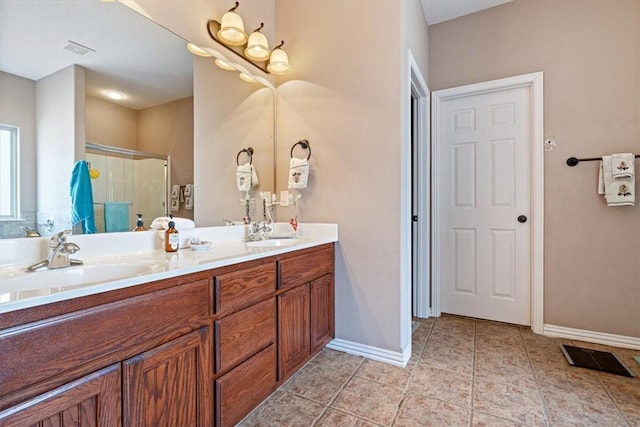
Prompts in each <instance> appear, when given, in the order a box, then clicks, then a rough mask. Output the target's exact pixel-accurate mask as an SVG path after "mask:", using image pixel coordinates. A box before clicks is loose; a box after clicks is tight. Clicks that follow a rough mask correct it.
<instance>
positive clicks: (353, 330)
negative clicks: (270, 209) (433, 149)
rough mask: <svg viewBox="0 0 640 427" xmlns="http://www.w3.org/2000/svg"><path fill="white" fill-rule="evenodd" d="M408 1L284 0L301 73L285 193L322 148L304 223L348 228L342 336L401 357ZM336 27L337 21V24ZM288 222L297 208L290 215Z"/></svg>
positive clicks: (301, 214) (281, 18)
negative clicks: (290, 179) (293, 160)
mask: <svg viewBox="0 0 640 427" xmlns="http://www.w3.org/2000/svg"><path fill="white" fill-rule="evenodd" d="M402 3H403V2H395V1H394V2H378V1H359V2H352V1H328V2H324V1H314V2H305V1H298V0H279V1H278V3H277V8H276V12H277V15H276V21H277V23H278V27H277V30H278V38H280V39H285V40H287V45H286V46H287V52H288V53H289V58H290V60H291V63H292V67H293V71H292V72H291V73H290V74H288V75H286V77H285V78H284V79H283V80H281V81H280V82H279V83H281V84H280V85H279V86H278V91H277V92H278V120H277V137H278V147H277V158H278V164H277V172H278V177H277V187H278V190H286V187H287V172H288V162H289V158H290V156H289V150H290V148H291V146H292V145H293V144H294V143H295V142H296V141H298V140H300V139H302V138H306V139H308V140H309V141H310V143H311V147H312V150H313V155H312V157H311V160H310V162H311V166H310V169H311V176H310V179H309V186H308V188H307V189H305V190H303V191H302V199H301V202H300V208H299V211H298V220H299V221H302V222H335V223H338V224H339V226H340V242H339V244H338V246H337V248H338V249H337V255H336V337H337V338H340V339H343V340H347V341H353V342H356V343H360V344H364V345H369V346H373V347H378V348H383V349H386V350H389V351H394V352H400V351H402V350H403V349H404V348H403V347H404V344H405V343H404V342H403V341H404V340H403V339H402V337H401V327H402V325H401V305H402V295H401V283H400V281H401V277H400V264H401V259H400V258H401V257H400V246H401V238H400V223H401V218H400V200H401V199H400V189H401V177H402V172H401V160H402V158H401V150H400V146H401V138H402V132H401V127H402V123H403V121H402V117H401V105H402V103H403V102H404V100H405V99H406V97H407V96H408V94H406V96H403V95H402V93H401V92H402V88H403V85H402V83H401V79H402V77H403V76H402V72H401V70H402V68H403V67H402V65H401V61H403V60H404V57H405V56H404V54H402V53H401V28H400V25H401V10H402V7H403V6H402ZM328 23H330V25H329V24H328ZM280 212H281V213H280V220H285V221H286V220H287V218H288V217H289V215H291V214H292V211H291V210H288V211H287V210H281V211H280Z"/></svg>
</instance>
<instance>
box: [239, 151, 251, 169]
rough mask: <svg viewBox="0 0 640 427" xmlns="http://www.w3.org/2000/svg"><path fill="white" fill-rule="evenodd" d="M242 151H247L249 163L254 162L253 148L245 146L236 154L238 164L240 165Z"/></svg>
mask: <svg viewBox="0 0 640 427" xmlns="http://www.w3.org/2000/svg"><path fill="white" fill-rule="evenodd" d="M242 153H247V155H248V156H249V164H252V163H253V148H251V147H249V148H243V149H242V150H240V151H238V155H237V156H236V165H238V166H240V154H242Z"/></svg>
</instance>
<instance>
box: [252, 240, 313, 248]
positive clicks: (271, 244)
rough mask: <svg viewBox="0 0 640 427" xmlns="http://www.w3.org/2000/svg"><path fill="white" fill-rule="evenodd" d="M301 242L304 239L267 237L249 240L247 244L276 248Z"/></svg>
mask: <svg viewBox="0 0 640 427" xmlns="http://www.w3.org/2000/svg"><path fill="white" fill-rule="evenodd" d="M300 242H302V239H266V240H256V241H254V242H247V246H253V247H257V248H275V247H286V246H294V245H297V244H299V243H300Z"/></svg>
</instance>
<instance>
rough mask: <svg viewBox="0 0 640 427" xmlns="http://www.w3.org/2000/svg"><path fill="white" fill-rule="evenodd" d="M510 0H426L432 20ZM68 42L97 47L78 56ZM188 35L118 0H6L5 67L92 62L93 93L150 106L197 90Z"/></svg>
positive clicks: (32, 74) (38, 70) (31, 70)
mask: <svg viewBox="0 0 640 427" xmlns="http://www.w3.org/2000/svg"><path fill="white" fill-rule="evenodd" d="M508 1H511V0H421V2H422V6H423V11H424V13H425V16H426V19H427V23H428V24H429V25H433V24H436V23H439V22H443V21H446V20H449V19H453V18H456V17H458V16H462V15H466V14H470V13H474V12H477V11H480V10H483V9H486V8H489V7H493V6H497V5H500V4H503V3H506V2H508ZM68 41H72V42H75V43H78V44H79V45H82V46H86V47H88V48H90V49H92V50H93V52H90V53H88V54H86V55H82V56H80V55H77V54H75V53H73V52H70V51H68V50H65V49H64V45H65V44H67V42H68ZM185 43H186V42H185V41H184V40H182V39H181V38H179V37H178V36H176V35H175V34H173V33H171V32H169V31H167V30H166V29H164V28H162V27H160V26H159V25H157V24H155V23H152V22H150V21H149V20H147V19H146V18H144V17H142V16H141V15H139V14H137V13H135V12H134V11H133V10H131V9H130V8H128V7H125V6H124V5H120V4H118V3H117V2H105V1H100V0H66V1H64V2H59V1H51V0H20V1H7V0H0V70H1V71H6V72H8V73H11V74H15V75H19V76H23V77H26V78H28V79H31V80H39V79H41V78H42V77H45V76H48V75H50V74H52V73H54V72H56V71H58V70H60V69H62V68H65V67H67V66H69V65H71V64H78V65H82V66H84V67H85V68H87V70H88V71H87V93H88V94H90V95H93V96H103V92H104V91H105V90H107V89H115V90H118V91H121V92H123V93H125V94H126V95H127V98H126V99H125V100H123V101H120V102H121V103H122V104H123V105H124V106H127V107H129V108H133V109H142V108H148V107H151V106H154V105H159V104H163V103H166V102H169V101H173V100H176V99H181V98H185V97H187V96H190V95H191V94H192V92H193V82H192V76H193V65H192V58H191V54H190V53H188V51H187V50H186V49H185Z"/></svg>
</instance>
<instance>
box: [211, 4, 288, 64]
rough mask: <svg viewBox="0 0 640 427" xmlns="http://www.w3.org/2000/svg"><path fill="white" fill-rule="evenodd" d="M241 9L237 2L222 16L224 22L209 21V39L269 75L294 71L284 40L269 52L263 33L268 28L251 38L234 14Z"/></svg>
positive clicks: (257, 31) (238, 17)
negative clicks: (283, 47)
mask: <svg viewBox="0 0 640 427" xmlns="http://www.w3.org/2000/svg"><path fill="white" fill-rule="evenodd" d="M238 6H239V2H237V1H236V3H235V6H234V7H232V8H231V9H229V11H228V12H227V13H225V14H224V15H223V16H222V22H221V23H220V22H218V21H216V20H213V19H212V20H210V21H208V22H207V32H208V33H209V36H210V37H211V38H212V39H213V40H215V41H216V42H218V43H220V44H221V45H222V46H224V47H225V48H227V49H228V50H230V51H231V52H233V53H234V54H236V55H238V56H239V57H241V58H242V59H244V60H246V61H247V62H249V63H250V64H252V65H253V66H255V67H256V68H258V69H260V70H261V71H262V72H264V73H266V74H269V73H273V74H284V73H286V72H287V71H289V70H291V66H290V65H289V57H288V56H287V53H286V52H285V51H284V50H282V45H283V44H284V41H283V42H281V43H280V44H279V45H278V46H277V47H276V48H275V49H273V50H272V51H269V43H268V41H267V37H266V36H265V35H264V34H263V33H262V32H261V31H260V30H262V28H263V27H264V23H262V22H261V23H260V26H259V27H258V28H256V29H255V30H254V31H253V32H252V33H251V35H250V36H249V37H247V35H246V33H245V32H244V24H243V23H242V18H241V17H240V16H239V15H238V14H237V13H235V12H234V11H235V10H236V9H237V8H238ZM243 47H244V48H243ZM218 66H220V64H218ZM225 69H226V68H225Z"/></svg>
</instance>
